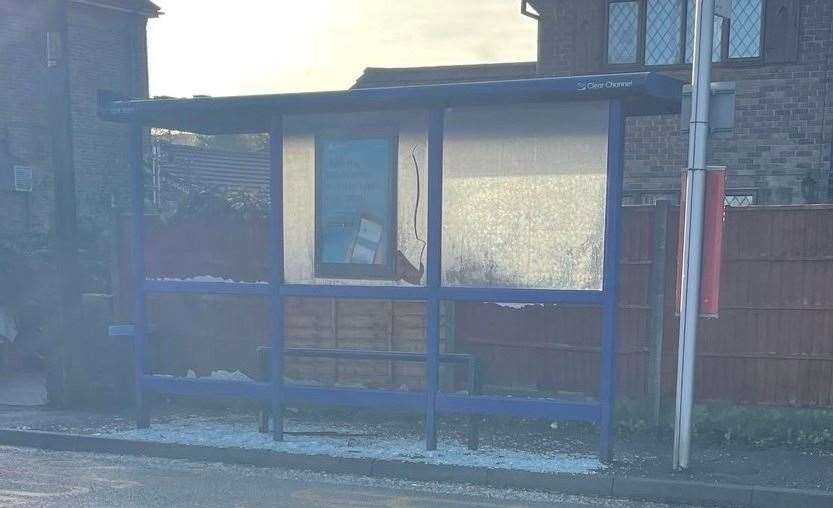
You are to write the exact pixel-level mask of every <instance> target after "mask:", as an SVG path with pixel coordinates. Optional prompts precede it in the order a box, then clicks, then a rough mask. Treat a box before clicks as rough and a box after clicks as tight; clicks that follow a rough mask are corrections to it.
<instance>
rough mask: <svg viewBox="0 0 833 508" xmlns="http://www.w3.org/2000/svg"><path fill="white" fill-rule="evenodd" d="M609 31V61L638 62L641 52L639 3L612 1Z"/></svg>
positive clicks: (609, 10)
mask: <svg viewBox="0 0 833 508" xmlns="http://www.w3.org/2000/svg"><path fill="white" fill-rule="evenodd" d="M607 33H608V42H607V60H608V62H609V63H612V64H628V63H636V60H637V54H638V52H639V4H638V3H637V2H612V3H611V4H610V5H609V6H608V30H607Z"/></svg>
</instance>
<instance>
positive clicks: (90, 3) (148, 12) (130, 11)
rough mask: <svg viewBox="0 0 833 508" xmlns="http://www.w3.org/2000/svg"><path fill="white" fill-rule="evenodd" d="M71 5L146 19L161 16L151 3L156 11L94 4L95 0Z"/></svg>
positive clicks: (81, 1)
mask: <svg viewBox="0 0 833 508" xmlns="http://www.w3.org/2000/svg"><path fill="white" fill-rule="evenodd" d="M71 1H72V3H76V4H81V5H88V6H90V7H98V8H99V9H107V10H111V11H118V12H126V13H128V14H140V15H142V16H144V17H146V18H158V17H159V16H161V15H162V14H164V13H163V12H162V10H161V9H160V8H159V7H158V6H157V5H156V4H153V3H152V2H151V5H153V6H154V7H156V9H155V10H154V9H149V10H146V9H130V8H128V7H119V6H117V5H110V4H106V3H102V2H96V1H95V0H71Z"/></svg>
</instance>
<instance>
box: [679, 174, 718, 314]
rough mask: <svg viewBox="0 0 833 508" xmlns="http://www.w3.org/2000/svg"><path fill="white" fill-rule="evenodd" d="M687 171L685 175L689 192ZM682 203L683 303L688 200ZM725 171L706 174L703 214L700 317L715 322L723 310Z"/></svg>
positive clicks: (681, 255)
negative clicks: (684, 238) (721, 269)
mask: <svg viewBox="0 0 833 508" xmlns="http://www.w3.org/2000/svg"><path fill="white" fill-rule="evenodd" d="M687 178H688V171H683V186H682V188H683V189H685V188H686V184H687ZM685 196H686V195H685V193H683V194H682V199H681V202H680V230H679V235H678V241H677V301H676V305H675V309H676V311H677V313H678V314H679V312H680V305H681V303H682V274H683V257H684V256H683V232H684V227H685V224H684V219H685V216H686V197H685ZM725 202H726V168H725V167H722V166H719V167H716V166H710V167H709V168H708V170H707V171H706V199H705V204H704V208H705V209H704V213H703V251H702V255H701V268H700V305H699V308H700V312H699V314H700V317H709V318H716V317H718V313H719V310H720V268H721V266H722V262H723V230H724V224H725V218H726V207H725Z"/></svg>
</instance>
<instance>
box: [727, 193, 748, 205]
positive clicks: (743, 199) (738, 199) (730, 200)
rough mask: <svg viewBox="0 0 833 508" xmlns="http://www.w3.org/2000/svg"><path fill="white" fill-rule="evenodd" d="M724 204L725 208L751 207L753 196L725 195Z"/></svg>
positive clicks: (746, 194)
mask: <svg viewBox="0 0 833 508" xmlns="http://www.w3.org/2000/svg"><path fill="white" fill-rule="evenodd" d="M723 202H724V204H725V205H726V206H727V207H744V206H752V205H754V204H755V194H749V193H736V194H728V193H727V194H726V197H725V198H724V199H723Z"/></svg>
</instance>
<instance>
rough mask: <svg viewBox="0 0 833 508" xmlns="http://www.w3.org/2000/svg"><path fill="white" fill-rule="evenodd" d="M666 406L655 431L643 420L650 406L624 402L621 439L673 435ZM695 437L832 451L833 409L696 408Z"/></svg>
mask: <svg viewBox="0 0 833 508" xmlns="http://www.w3.org/2000/svg"><path fill="white" fill-rule="evenodd" d="M666 406H670V407H666V410H665V411H664V412H663V414H662V417H661V424H660V427H659V428H652V426H651V425H650V424H649V423H648V422H647V420H646V419H645V417H644V415H645V414H647V404H645V403H644V402H640V401H633V400H625V401H622V402H621V403H620V404H619V405H618V406H617V408H616V412H617V419H616V422H617V432H618V433H619V434H620V435H639V434H646V433H649V432H659V433H661V434H669V435H670V434H673V431H674V430H673V421H674V408H673V406H672V405H671V404H666ZM692 433H693V435H694V436H695V438H698V439H701V440H703V441H705V442H707V443H711V444H722V445H730V444H733V445H742V446H751V447H754V448H765V447H773V446H797V447H812V448H825V449H830V450H833V409H826V408H825V409H818V408H790V407H761V406H740V405H735V404H729V403H717V402H712V403H704V404H696V405H695V406H694V413H693V415H692Z"/></svg>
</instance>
